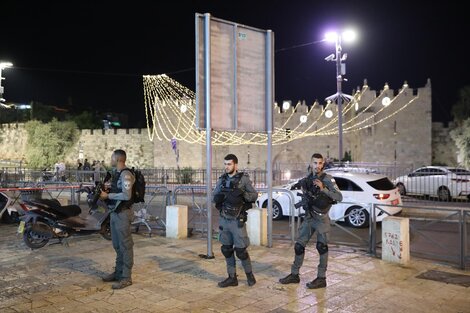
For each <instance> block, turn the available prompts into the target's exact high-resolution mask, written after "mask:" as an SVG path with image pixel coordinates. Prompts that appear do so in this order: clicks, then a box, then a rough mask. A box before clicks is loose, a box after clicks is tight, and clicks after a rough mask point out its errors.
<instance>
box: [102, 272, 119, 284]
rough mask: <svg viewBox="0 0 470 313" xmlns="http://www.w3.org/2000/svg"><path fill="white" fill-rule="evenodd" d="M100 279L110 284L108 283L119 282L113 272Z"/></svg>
mask: <svg viewBox="0 0 470 313" xmlns="http://www.w3.org/2000/svg"><path fill="white" fill-rule="evenodd" d="M101 279H102V280H103V281H104V282H110V281H119V277H118V276H117V275H116V273H115V272H113V273H111V274H108V275H106V276H103V277H101Z"/></svg>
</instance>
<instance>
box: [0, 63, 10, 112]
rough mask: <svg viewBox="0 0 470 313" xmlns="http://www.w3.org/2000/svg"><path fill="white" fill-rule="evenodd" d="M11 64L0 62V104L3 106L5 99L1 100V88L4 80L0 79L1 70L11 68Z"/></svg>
mask: <svg viewBox="0 0 470 313" xmlns="http://www.w3.org/2000/svg"><path fill="white" fill-rule="evenodd" d="M12 66H13V64H11V63H10V62H0V104H1V105H2V106H4V102H5V99H3V86H2V80H4V79H5V78H3V77H2V70H3V69H5V68H8V67H12Z"/></svg>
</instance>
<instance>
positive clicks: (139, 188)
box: [121, 168, 145, 203]
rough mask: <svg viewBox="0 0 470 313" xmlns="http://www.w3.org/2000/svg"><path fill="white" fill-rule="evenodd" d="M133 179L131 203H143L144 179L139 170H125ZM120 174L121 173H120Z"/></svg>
mask: <svg viewBox="0 0 470 313" xmlns="http://www.w3.org/2000/svg"><path fill="white" fill-rule="evenodd" d="M126 169H127V170H129V171H130V172H131V173H132V174H133V175H134V178H135V182H134V186H132V202H133V203H139V202H145V177H144V174H142V172H141V171H140V170H136V169H134V168H132V169H130V168H126ZM121 173H122V172H121Z"/></svg>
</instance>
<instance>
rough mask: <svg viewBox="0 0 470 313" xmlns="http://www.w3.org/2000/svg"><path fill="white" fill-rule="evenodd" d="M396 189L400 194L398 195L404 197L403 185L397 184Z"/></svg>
mask: <svg viewBox="0 0 470 313" xmlns="http://www.w3.org/2000/svg"><path fill="white" fill-rule="evenodd" d="M397 188H398V191H399V192H400V195H402V196H406V188H405V185H403V184H402V183H398V184H397Z"/></svg>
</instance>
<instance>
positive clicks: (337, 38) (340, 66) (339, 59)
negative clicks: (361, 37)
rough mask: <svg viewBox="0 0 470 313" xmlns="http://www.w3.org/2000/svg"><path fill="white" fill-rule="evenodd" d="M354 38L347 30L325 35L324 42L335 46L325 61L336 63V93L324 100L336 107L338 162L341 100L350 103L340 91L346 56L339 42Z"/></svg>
mask: <svg viewBox="0 0 470 313" xmlns="http://www.w3.org/2000/svg"><path fill="white" fill-rule="evenodd" d="M355 38H356V34H355V33H354V32H353V31H351V30H347V31H344V32H343V33H342V34H341V35H338V34H337V33H335V32H330V33H327V34H326V35H325V40H326V41H332V42H334V43H335V45H336V54H330V55H329V56H327V57H326V58H325V61H335V62H336V93H335V94H334V95H331V96H329V97H327V98H326V99H325V100H327V101H328V100H330V101H334V100H336V103H337V105H338V160H339V161H341V160H342V159H343V99H346V101H350V100H351V99H352V96H350V95H347V94H344V93H343V92H342V90H341V84H342V82H343V80H345V81H346V80H347V79H345V78H344V77H343V76H344V75H345V74H346V64H345V63H343V62H344V61H346V58H347V57H348V55H347V54H346V53H344V54H342V47H341V42H342V40H344V41H352V40H354V39H355Z"/></svg>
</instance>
